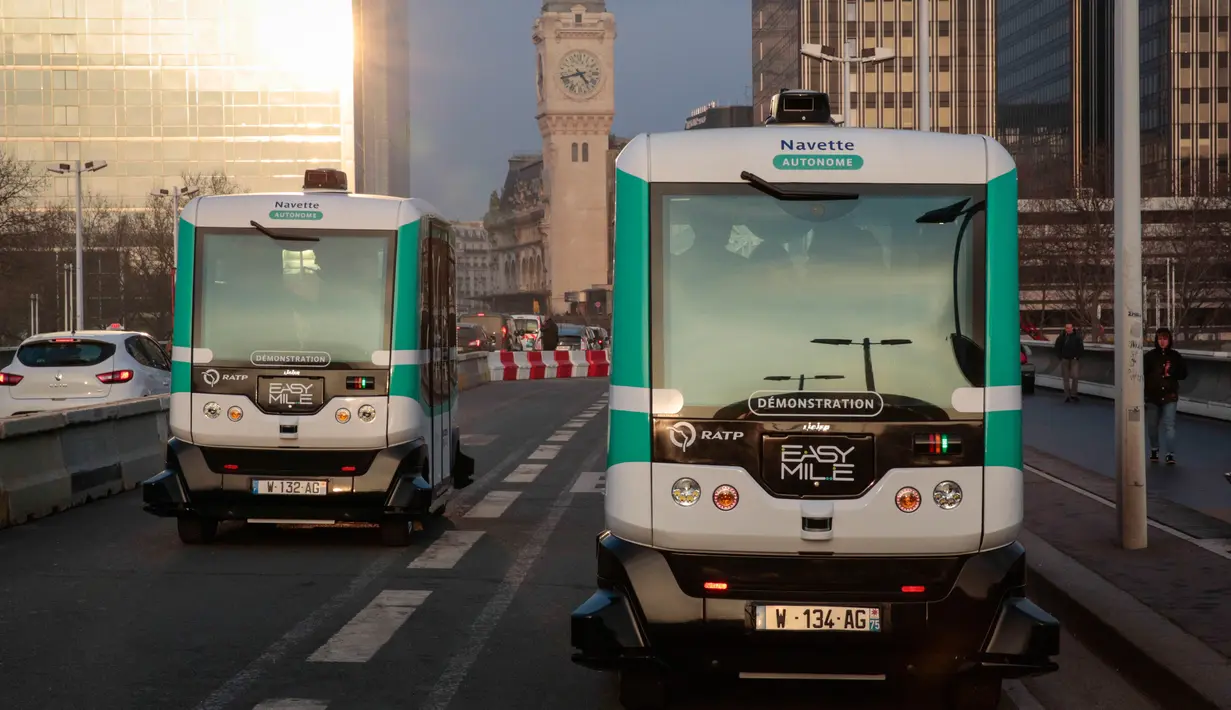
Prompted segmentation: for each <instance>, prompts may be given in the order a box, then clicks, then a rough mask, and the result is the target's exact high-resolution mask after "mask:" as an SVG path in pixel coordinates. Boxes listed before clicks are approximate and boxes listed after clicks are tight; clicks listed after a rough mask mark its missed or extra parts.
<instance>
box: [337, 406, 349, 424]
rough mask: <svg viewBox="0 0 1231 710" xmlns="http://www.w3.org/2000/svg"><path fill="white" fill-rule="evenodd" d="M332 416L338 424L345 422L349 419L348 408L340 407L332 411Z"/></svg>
mask: <svg viewBox="0 0 1231 710" xmlns="http://www.w3.org/2000/svg"><path fill="white" fill-rule="evenodd" d="M333 418H334V419H337V420H338V423H339V424H345V423H347V422H349V421H350V410H349V409H347V408H346V407H342V408H341V409H339V410H338V411H336V412H334V413H333Z"/></svg>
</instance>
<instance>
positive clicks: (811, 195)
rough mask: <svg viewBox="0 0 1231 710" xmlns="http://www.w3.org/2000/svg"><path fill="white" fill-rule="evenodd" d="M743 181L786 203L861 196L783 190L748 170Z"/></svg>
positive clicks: (743, 174)
mask: <svg viewBox="0 0 1231 710" xmlns="http://www.w3.org/2000/svg"><path fill="white" fill-rule="evenodd" d="M739 177H740V179H741V180H745V181H747V183H748V184H749V185H752V186H753V187H755V188H756V189H758V190H760V191H761V192H764V193H765V194H766V195H769V196H770V197H773V198H775V199H778V200H784V201H788V202H789V201H801V202H802V201H805V200H858V199H859V195H853V194H842V193H835V192H813V191H811V190H783V189H782V188H780V187H778V186H777V185H775V184H773V183H771V182H769V181H767V180H765V179H764V178H760V177H757V176H756V175H753V174H752V173H750V172H748V171H747V170H745V171H743V172H742V173H740V174H739Z"/></svg>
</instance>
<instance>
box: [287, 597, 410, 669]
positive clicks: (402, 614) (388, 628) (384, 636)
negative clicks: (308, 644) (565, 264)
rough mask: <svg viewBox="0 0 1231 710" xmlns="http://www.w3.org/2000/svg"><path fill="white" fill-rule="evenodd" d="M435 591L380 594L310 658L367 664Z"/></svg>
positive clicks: (309, 657)
mask: <svg viewBox="0 0 1231 710" xmlns="http://www.w3.org/2000/svg"><path fill="white" fill-rule="evenodd" d="M430 594H431V592H428V591H423V590H420V589H386V590H384V591H382V592H381V593H380V594H377V595H376V598H375V599H373V600H372V601H371V602H370V603H369V604H368V605H367V606H365V607H364V608H363V610H362V611H360V612H359V613H358V614H356V615H355V618H353V619H351V620H350V621H348V622H347V623H346V626H343V627H342V628H341V629H339V630H338V633H336V634H334V635H333V637H332V638H330V639H329V640H328V641H326V642H325V645H323V646H321V647H320V648H318V649H317V650H316V652H315V653H313V654H312V655H311V656H308V660H309V661H313V662H317V663H366V662H367V661H369V660H371V658H372V656H375V655H376V652H377V651H379V650H380V649H381V647H382V646H384V645H385V644H386V643H388V642H389V639H391V638H393V634H394V633H395V632H396V631H397V630H398V629H399V628H401V626H402V624H404V623H406V620H407V619H409V618H410V615H411V614H413V613H414V612H415V609H418V608H419V606H420V605H421V604H423V602H424V600H426V599H427V598H428V596H429V595H430Z"/></svg>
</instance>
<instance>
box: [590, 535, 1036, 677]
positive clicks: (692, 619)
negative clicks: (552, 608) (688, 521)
mask: <svg viewBox="0 0 1231 710" xmlns="http://www.w3.org/2000/svg"><path fill="white" fill-rule="evenodd" d="M698 559H701V560H703V561H702V562H700V563H698V562H697V560H698ZM778 560H779V561H774V560H773V558H765V557H760V558H754V557H742V556H725V555H724V556H700V555H676V554H673V553H664V552H662V551H659V550H655V549H652V548H649V547H644V546H642V545H636V544H633V543H630V542H627V541H625V540H622V539H620V538H617V537H615V536H614V535H612V534H610V533H603V534H602V535H600V536H599V539H598V568H599V579H598V586H599V589H598V591H597V592H595V593H594V595H592V596H591V597H590V598H589V599H587V600H586V601H585V603H583V604H582V605H581V606H579V607H578V608H577V609H576V610H575V611H574V612H573V614H572V644H573V646H574V647H575V648H576V649H577V652H576V653H574V655H573V661H574V662H576V663H578V664H579V665H582V666H585V667H588V668H593V669H598V670H620V669H625V668H629V667H632V666H637V665H643V666H644V665H649V666H655V667H658V668H664V669H669V670H672V671H718V672H728V673H731V672H742V673H775V674H824V675H858V676H876V675H882V676H885V677H886V678H890V679H893V678H899V677H904V676H933V677H935V676H947V675H952V674H957V673H976V674H977V673H985V674H988V675H990V676H994V677H999V678H1016V677H1022V676H1029V675H1039V674H1043V673H1050V672H1052V671H1054V670H1056V669H1057V665H1056V664H1055V663H1054V662H1053V661H1052V657H1053V656H1055V655H1057V654H1059V652H1060V624H1059V622H1058V621H1057V620H1056V619H1055V618H1054V617H1052V616H1051V615H1049V614H1048V613H1047V612H1045V611H1043V610H1042V609H1040V608H1039V607H1037V606H1035V605H1034V603H1033V602H1031V601H1029V600H1028V599H1026V598H1025V582H1026V565H1025V549H1024V548H1023V547H1022V546H1021V545H1020V544H1019V543H1014V544H1012V545H1009V546H1007V547H1003V548H1000V549H997V550H992V551H989V552H985V553H981V554H977V555H967V556H964V557H959V558H943V559H941V558H932V561H931V562H934V564H931V567H930V569H931V570H932V572H933V575H932V578H931V579H930V580H929V583H928V585H927V592H925V593H923V594H919V595H917V597H918V599H919V600H915V599H912V598H910V596H909V595H907V594H904V593H903V592H902V590H901V585H903V584H905V585H913V584H914V583H916V582H918V581H921V580H920V576H921V575H922V576H926V574H925V572H926V569H927V567H926V566H925V565H921V564H919V563H920V562H921V560H919V559H918V558H904V559H893V560H888V559H879V560H871V559H869V558H845V559H843V558H817V559H809V558H787V559H786V560H783V558H778ZM788 561H789V566H790V567H791V568H793V572H792V574H799V575H801V578H803V577H807V576H808V575H809V573H810V572H809V570H808V569H807V568H808V567H809V566H812V567H813V569H812V570H811V571H812V572H814V573H818V574H826V573H829V572H832V571H834V570H837V569H838V567H840V566H842V565H845V571H846V573H847V574H849V575H850V577H848V579H850V578H857V579H858V580H859V581H857V582H853V583H849V584H846V585H843V587H844V588H843V589H840V590H838V591H829V592H827V591H824V590H823V589H822V588H821V587H819V586H813V587H812V589H811V591H807V592H806V593H805V592H801V591H800V590H799V589H794V590H792V589H790V588H789V587H785V586H784V587H783V589H784V591H782V592H781V593H772V592H768V591H766V588H765V587H762V588H761V589H760V590H756V589H755V587H756V584H757V583H758V582H765V581H766V579H768V577H767V576H766V575H764V574H761V575H760V576H759V577H758V574H757V573H756V572H755V568H756V566H757V565H758V564H760V563H762V562H764V563H766V565H772V567H770V566H767V567H766V568H765V569H780V565H781V564H782V562H788ZM923 562H925V563H927V562H929V561H928V560H923ZM698 569H704V571H705V574H706V575H708V576H710V577H711V579H713V581H721V580H720V577H721V576H722V572H723V571H724V570H725V571H727V572H729V573H730V574H729V575H727V577H728V579H730V580H731V582H730V586H729V589H728V590H727V591H725V592H712V593H711V592H705V591H703V590H702V589H701V588H700V585H699V584H697V583H696V579H695V577H696V575H693V574H692V572H694V571H696V570H698ZM903 570H906V572H907V574H906V575H905V576H904V574H903ZM877 575H880V576H882V577H883V578H884V579H881V580H877V579H875V577H876V576H877ZM769 576H772V577H777V575H773V574H771V575H769ZM889 578H893V579H892V582H890V581H888V580H889ZM809 584H813V583H812V582H809ZM887 584H892V585H893V589H894V590H896V593H888V592H885V591H883V590H885V589H887V588H888V587H887V586H886V585H887ZM858 585H863V586H865V587H866V588H868V589H876V590H878V591H874V592H870V593H865V594H862V595H860V594H859V593H858V592H857V591H855V587H856V586H858ZM805 597H806V598H805ZM756 603H811V604H833V605H843V604H845V605H852V606H859V605H873V604H874V605H876V606H879V607H880V608H881V618H882V628H881V631H880V632H879V633H869V632H841V631H839V632H832V631H828V632H826V631H774V632H769V631H757V630H754V629H753V625H754V621H753V620H754V618H755V611H754V605H755V604H756Z"/></svg>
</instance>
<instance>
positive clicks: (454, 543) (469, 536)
mask: <svg viewBox="0 0 1231 710" xmlns="http://www.w3.org/2000/svg"><path fill="white" fill-rule="evenodd" d="M481 537H483V531H482V530H446V531H445V532H444V534H443V535H441V536H440V537H439V538H438V539H437V540H436V541H435V542H433V543H432V544H431V545H430V546H428V548H427V549H426V550H424V551H423V552H422V554H420V555H419V556H418V557H416V558H415V559H414V560H413V561H412V562H411V563H410V564H408V565H406V569H453V566H454V565H456V564H457V562H458V560H460V559H462V557H463V556H464V555H465V554H466V553H467V552H469V551H470V548H471V547H474V544H475V543H476V542H478V541H479V538H481Z"/></svg>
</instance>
